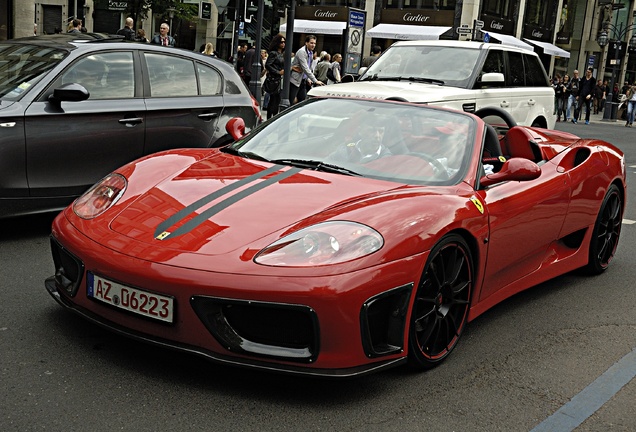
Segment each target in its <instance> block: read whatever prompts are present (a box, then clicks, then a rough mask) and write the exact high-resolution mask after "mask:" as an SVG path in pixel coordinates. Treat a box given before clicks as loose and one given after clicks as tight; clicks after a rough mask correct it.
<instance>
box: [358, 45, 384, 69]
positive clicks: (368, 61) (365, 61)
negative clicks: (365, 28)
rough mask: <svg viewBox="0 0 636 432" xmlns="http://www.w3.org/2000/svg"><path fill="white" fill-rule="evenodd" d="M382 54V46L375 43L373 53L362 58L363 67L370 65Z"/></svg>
mask: <svg viewBox="0 0 636 432" xmlns="http://www.w3.org/2000/svg"><path fill="white" fill-rule="evenodd" d="M380 54H382V47H381V46H380V45H373V47H372V48H371V55H369V56H366V57H365V58H363V59H362V67H369V66H371V65H372V64H373V63H375V61H376V60H377V59H378V57H380Z"/></svg>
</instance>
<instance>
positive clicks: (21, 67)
mask: <svg viewBox="0 0 636 432" xmlns="http://www.w3.org/2000/svg"><path fill="white" fill-rule="evenodd" d="M67 54H68V52H67V51H64V50H60V49H54V48H49V47H42V46H38V45H13V44H0V99H2V100H7V101H17V100H20V98H21V97H22V96H24V94H25V93H26V92H27V91H28V90H29V88H31V87H32V86H33V85H34V84H35V83H37V82H38V81H39V80H41V79H42V78H43V77H44V76H45V75H46V74H47V72H48V71H49V70H51V69H52V68H54V67H55V66H56V65H57V64H58V63H59V62H60V61H61V60H62V59H63V58H64V57H65V56H66V55H67Z"/></svg>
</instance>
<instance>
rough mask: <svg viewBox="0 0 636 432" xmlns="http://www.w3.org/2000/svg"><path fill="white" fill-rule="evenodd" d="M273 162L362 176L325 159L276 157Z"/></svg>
mask: <svg viewBox="0 0 636 432" xmlns="http://www.w3.org/2000/svg"><path fill="white" fill-rule="evenodd" d="M270 162H272V163H277V164H285V165H292V166H295V167H299V168H306V169H312V170H316V171H325V172H332V173H337V174H345V175H350V176H360V175H361V174H359V173H357V172H355V171H352V170H350V169H347V168H344V167H341V166H338V165H333V164H329V163H325V162H323V161H317V160H304V159H276V160H272V161H270Z"/></svg>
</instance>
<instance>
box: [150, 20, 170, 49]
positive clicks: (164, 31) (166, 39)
mask: <svg viewBox="0 0 636 432" xmlns="http://www.w3.org/2000/svg"><path fill="white" fill-rule="evenodd" d="M169 30H170V26H169V25H168V24H167V23H161V25H160V26H159V34H158V35H154V36H153V38H152V40H151V41H150V43H152V44H155V45H161V46H171V47H173V46H174V38H173V37H172V36H170V35H169V34H168V31H169Z"/></svg>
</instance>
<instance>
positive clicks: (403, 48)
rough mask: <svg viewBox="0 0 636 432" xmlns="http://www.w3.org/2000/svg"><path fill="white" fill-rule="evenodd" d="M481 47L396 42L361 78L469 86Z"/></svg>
mask: <svg viewBox="0 0 636 432" xmlns="http://www.w3.org/2000/svg"><path fill="white" fill-rule="evenodd" d="M479 54H480V50H478V49H472V48H461V47H439V46H428V45H427V46H409V45H397V46H392V47H391V48H389V49H388V50H387V51H386V52H385V53H384V54H382V56H381V57H380V58H379V59H378V60H377V61H376V62H375V63H373V64H372V65H371V66H370V67H369V69H368V70H367V71H366V72H365V73H364V75H363V76H362V77H361V78H360V80H361V81H364V80H370V79H395V77H402V78H405V79H408V78H419V79H428V80H437V81H440V84H442V83H443V84H444V85H449V86H453V87H461V88H469V85H470V84H471V83H470V78H471V75H472V74H473V71H474V70H475V68H476V64H477V60H478V59H479Z"/></svg>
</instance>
